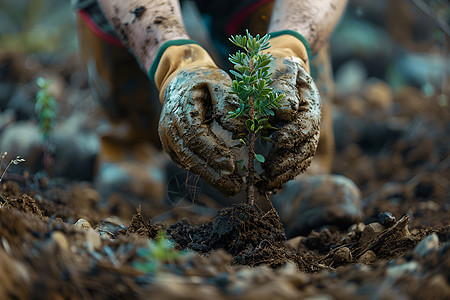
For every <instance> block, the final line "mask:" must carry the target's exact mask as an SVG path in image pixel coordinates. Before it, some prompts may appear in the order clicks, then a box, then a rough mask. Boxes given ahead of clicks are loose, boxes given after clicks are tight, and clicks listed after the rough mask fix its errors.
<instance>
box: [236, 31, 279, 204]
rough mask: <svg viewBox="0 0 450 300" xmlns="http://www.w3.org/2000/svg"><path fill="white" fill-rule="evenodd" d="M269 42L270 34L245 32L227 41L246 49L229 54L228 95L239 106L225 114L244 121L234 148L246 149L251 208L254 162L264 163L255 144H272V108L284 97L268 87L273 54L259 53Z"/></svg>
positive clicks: (253, 189)
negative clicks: (270, 119) (257, 141)
mask: <svg viewBox="0 0 450 300" xmlns="http://www.w3.org/2000/svg"><path fill="white" fill-rule="evenodd" d="M269 39H270V36H269V35H265V36H263V37H262V38H260V37H259V35H257V36H256V37H253V36H251V35H250V33H249V32H248V31H247V34H246V35H245V36H240V35H237V36H232V37H231V38H230V41H231V42H232V43H233V44H235V45H236V46H238V47H240V48H243V49H244V50H245V52H241V51H238V52H237V53H235V54H231V55H230V58H229V59H230V61H231V62H232V63H233V64H234V70H230V72H231V73H232V74H233V75H234V76H235V80H233V83H232V87H231V89H232V91H231V92H230V93H232V94H235V95H237V96H238V98H239V102H240V107H239V108H238V109H236V110H235V111H230V112H228V113H229V116H228V118H229V119H231V118H237V117H244V118H245V125H246V131H247V132H241V133H239V134H237V136H236V138H237V139H238V140H239V144H238V145H235V147H242V146H246V148H247V153H248V167H247V166H245V164H243V166H242V167H243V170H246V172H247V175H246V177H247V203H248V204H250V205H254V203H255V192H256V184H257V182H258V181H259V180H261V178H260V177H259V175H258V174H257V172H256V170H255V163H256V162H259V163H264V162H265V158H264V156H263V155H262V154H257V153H256V152H255V141H256V140H257V139H258V138H260V137H262V138H263V139H265V140H267V141H269V142H270V141H271V139H270V135H271V132H273V130H276V128H275V127H273V126H272V125H270V123H269V118H270V117H271V116H274V114H275V113H274V112H273V109H275V108H278V107H280V100H281V99H282V98H283V97H284V95H275V94H274V93H273V92H272V88H270V84H271V83H272V79H271V78H270V76H271V75H272V74H271V73H270V72H269V70H270V67H269V64H270V62H271V60H272V55H270V54H267V53H262V52H261V51H263V50H266V49H268V48H269V47H270V45H269ZM242 163H243V162H242Z"/></svg>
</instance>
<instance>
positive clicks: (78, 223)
mask: <svg viewBox="0 0 450 300" xmlns="http://www.w3.org/2000/svg"><path fill="white" fill-rule="evenodd" d="M73 226H75V227H78V228H83V229H88V228H92V226H91V223H89V222H88V221H86V220H85V219H83V218H81V219H78V221H76V222H75V224H73Z"/></svg>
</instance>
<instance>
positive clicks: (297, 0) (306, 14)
mask: <svg viewBox="0 0 450 300" xmlns="http://www.w3.org/2000/svg"><path fill="white" fill-rule="evenodd" d="M346 4H347V0H276V2H275V5H274V8H273V11H272V17H271V19H270V24H269V30H268V32H276V31H282V30H294V31H296V32H298V33H300V34H301V35H303V36H304V37H305V39H306V40H307V41H308V42H309V44H310V46H311V52H312V53H317V51H318V50H319V49H320V48H321V47H322V45H323V43H324V42H325V41H326V40H327V39H328V37H329V35H330V33H331V32H332V31H333V28H334V27H335V25H336V23H337V21H338V20H339V18H340V17H341V15H342V13H343V11H344V9H345V6H346Z"/></svg>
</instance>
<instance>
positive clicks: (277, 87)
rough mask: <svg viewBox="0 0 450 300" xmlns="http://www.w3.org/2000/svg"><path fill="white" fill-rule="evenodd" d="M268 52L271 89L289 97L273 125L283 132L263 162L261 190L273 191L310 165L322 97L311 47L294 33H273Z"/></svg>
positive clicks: (317, 131) (279, 109)
mask: <svg viewBox="0 0 450 300" xmlns="http://www.w3.org/2000/svg"><path fill="white" fill-rule="evenodd" d="M270 35H271V39H270V45H271V47H270V48H269V49H267V50H266V52H269V53H271V54H272V55H273V57H274V60H273V61H272V63H271V72H272V79H273V80H274V82H273V83H272V85H271V87H272V89H273V91H274V92H275V93H278V94H285V95H286V96H285V97H284V99H283V100H282V102H281V107H280V108H278V109H276V110H275V111H274V112H275V117H274V118H273V119H272V120H271V121H270V123H271V125H273V126H275V127H278V128H279V129H278V130H277V131H276V133H275V139H274V140H275V142H274V143H273V148H272V150H271V151H270V153H269V155H268V156H267V157H266V161H265V163H263V166H262V167H263V170H264V172H263V174H262V178H264V180H263V181H261V182H260V183H259V184H260V185H261V186H260V187H261V188H264V189H266V190H272V189H276V188H280V187H281V186H282V185H283V184H284V183H286V182H287V181H289V180H292V179H294V177H295V176H297V175H298V174H300V173H302V172H304V171H305V170H306V168H307V167H308V166H309V165H310V163H311V160H312V158H313V156H314V154H315V152H316V148H317V144H318V142H319V127H320V119H321V104H320V96H319V92H318V90H317V87H316V85H315V83H314V81H313V79H312V78H311V76H310V75H309V45H308V43H307V42H306V40H305V39H304V38H303V37H302V36H301V35H299V34H298V33H296V32H294V31H280V32H277V33H271V34H270Z"/></svg>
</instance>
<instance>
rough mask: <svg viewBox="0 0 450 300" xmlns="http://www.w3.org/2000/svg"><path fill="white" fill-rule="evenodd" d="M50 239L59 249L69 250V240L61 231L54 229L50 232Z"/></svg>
mask: <svg viewBox="0 0 450 300" xmlns="http://www.w3.org/2000/svg"><path fill="white" fill-rule="evenodd" d="M52 239H53V241H54V242H55V244H57V245H58V246H59V247H60V248H61V249H63V250H69V241H68V240H67V238H66V235H65V234H64V233H62V232H61V231H54V232H53V233H52Z"/></svg>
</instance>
